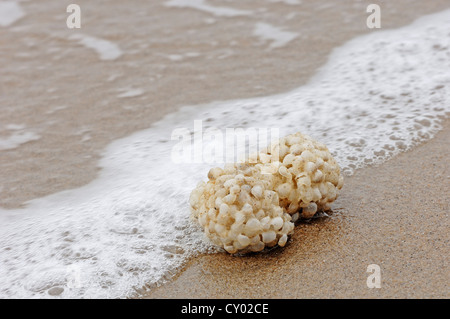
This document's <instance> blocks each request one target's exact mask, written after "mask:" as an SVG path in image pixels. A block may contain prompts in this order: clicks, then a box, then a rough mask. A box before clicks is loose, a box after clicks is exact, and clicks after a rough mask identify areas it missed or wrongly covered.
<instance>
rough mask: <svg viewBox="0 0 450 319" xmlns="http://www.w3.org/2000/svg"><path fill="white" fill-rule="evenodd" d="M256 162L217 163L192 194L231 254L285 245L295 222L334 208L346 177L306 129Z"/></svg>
mask: <svg viewBox="0 0 450 319" xmlns="http://www.w3.org/2000/svg"><path fill="white" fill-rule="evenodd" d="M254 162H255V163H253V162H245V163H235V164H226V165H225V167H224V168H223V169H222V168H218V167H216V168H212V169H211V170H210V171H209V173H208V181H207V182H206V183H205V182H203V181H202V182H200V183H199V184H198V185H197V187H196V188H195V189H194V190H193V191H192V193H191V196H190V199H189V202H190V206H191V212H192V216H193V217H194V218H195V219H196V220H198V222H199V223H200V225H201V226H202V227H203V229H204V231H205V234H206V236H207V237H208V238H210V239H211V241H212V242H213V243H214V244H216V245H217V246H220V247H222V248H224V249H225V250H226V251H227V252H229V253H230V254H235V253H247V252H258V251H261V250H263V249H264V248H266V247H274V246H276V245H279V246H281V247H283V246H285V245H286V243H287V240H288V236H289V235H291V234H292V233H293V231H294V222H295V221H296V220H297V219H299V218H311V217H312V216H314V215H315V214H316V212H317V211H327V210H329V209H330V205H331V203H332V202H333V201H334V200H335V199H336V198H337V196H338V192H339V190H340V189H341V188H342V186H343V183H344V179H343V176H342V175H341V173H340V168H339V165H338V164H337V162H336V160H335V159H334V158H333V157H332V156H331V154H330V152H329V150H328V149H327V147H326V146H325V145H324V144H322V143H319V142H317V141H315V140H313V139H312V138H311V137H309V136H307V135H302V134H300V133H296V134H292V135H288V136H286V137H284V138H281V139H280V141H279V143H277V144H276V145H275V146H274V147H273V148H271V149H270V150H265V151H262V152H259V153H258V154H257V158H256V161H254Z"/></svg>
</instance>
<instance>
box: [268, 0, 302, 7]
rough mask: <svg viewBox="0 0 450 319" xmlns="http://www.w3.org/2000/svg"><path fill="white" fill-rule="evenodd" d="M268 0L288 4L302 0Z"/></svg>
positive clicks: (296, 3)
mask: <svg viewBox="0 0 450 319" xmlns="http://www.w3.org/2000/svg"><path fill="white" fill-rule="evenodd" d="M269 2H273V3H284V4H288V5H292V6H293V5H299V4H302V1H300V0H269Z"/></svg>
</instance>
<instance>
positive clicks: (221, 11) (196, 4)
mask: <svg viewBox="0 0 450 319" xmlns="http://www.w3.org/2000/svg"><path fill="white" fill-rule="evenodd" d="M164 5H165V6H167V7H174V8H191V9H196V10H200V11H204V12H207V13H211V14H213V15H215V16H218V17H237V16H247V15H251V14H252V12H251V11H248V10H239V9H234V8H230V7H218V6H212V5H210V4H208V3H207V2H206V1H205V0H170V1H167V2H165V3H164Z"/></svg>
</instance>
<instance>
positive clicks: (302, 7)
mask: <svg viewBox="0 0 450 319" xmlns="http://www.w3.org/2000/svg"><path fill="white" fill-rule="evenodd" d="M9 2H14V3H16V4H17V7H13V8H14V10H15V11H14V14H15V15H16V17H15V18H14V19H12V20H8V19H5V17H4V16H1V15H0V45H1V47H2V54H0V65H2V70H1V74H2V75H1V77H0V108H1V109H2V112H0V175H1V178H0V213H3V212H10V211H13V210H17V209H18V212H20V209H22V208H26V207H28V206H29V205H30V203H31V204H32V203H34V202H33V201H36V200H37V203H38V205H37V206H39V203H41V202H40V201H39V200H40V199H42V198H44V200H43V202H45V198H46V196H50V197H51V196H52V194H58V193H59V192H62V194H63V195H62V196H61V198H62V199H63V200H62V202H63V201H64V200H65V198H64V194H65V193H64V192H69V193H70V191H71V190H73V189H77V188H79V187H80V188H82V187H84V186H86V185H90V183H93V184H95V181H96V180H97V179H98V178H99V176H101V173H102V168H100V166H101V165H100V163H101V160H102V156H103V155H104V154H105V152H106V151H105V149H107V147H108V145H110V144H111V143H112V142H114V141H116V140H118V139H121V138H126V137H128V136H130V135H131V134H133V133H135V132H138V131H140V130H144V129H148V128H149V127H150V128H151V127H152V126H153V125H154V123H156V122H157V121H158V120H160V119H162V118H163V117H164V116H165V115H167V114H170V113H171V112H174V111H176V110H178V109H179V108H181V107H183V106H194V107H195V106H198V105H202V104H207V103H210V102H215V101H228V100H241V99H247V98H254V97H266V96H270V95H274V94H281V93H285V92H289V91H290V90H293V89H296V88H299V87H301V86H302V85H305V84H306V83H308V81H309V80H310V79H311V77H313V76H314V75H315V74H316V72H317V70H318V69H320V67H322V66H324V65H325V64H326V62H327V60H328V57H329V56H330V54H331V53H332V52H333V50H334V49H335V48H337V47H340V46H341V45H343V44H345V43H346V42H347V41H350V40H352V39H354V38H355V37H358V36H361V35H365V34H370V33H374V32H377V31H378V30H377V29H368V28H367V26H366V18H367V16H368V13H367V12H366V7H367V6H368V4H370V3H372V2H371V1H351V0H345V1H341V2H340V5H339V6H337V5H336V4H335V2H334V1H321V2H320V3H317V2H313V1H298V2H297V1H293V2H294V3H296V4H295V5H293V4H292V3H291V4H290V3H289V1H287V2H285V1H272V0H270V1H269V0H267V1H264V3H263V4H262V1H260V2H258V1H213V0H211V1H209V0H208V1H206V2H202V1H197V2H198V3H200V4H201V5H198V6H197V7H195V6H194V7H192V6H191V7H189V6H187V7H183V6H179V5H178V3H179V2H177V1H168V0H167V1H166V0H160V1H151V2H149V3H147V4H145V5H143V4H142V3H141V2H139V1H131V2H129V3H127V4H125V3H124V2H121V1H118V0H111V1H109V6H107V5H105V3H103V2H95V3H93V2H92V1H91V2H89V1H87V0H80V1H78V2H77V3H79V4H80V6H81V8H83V20H82V21H83V25H82V28H81V29H80V30H70V29H67V28H66V18H67V13H66V11H65V10H66V6H67V5H68V4H69V3H71V1H63V2H61V3H59V2H55V1H51V0H44V1H39V3H37V2H32V1H16V2H15V1H9ZM197 2H196V3H197ZM171 3H172V4H173V5H171ZM205 3H208V4H210V6H206V5H204V4H205ZM377 3H378V4H379V5H380V6H381V8H382V29H381V30H388V29H395V28H399V27H402V26H406V25H408V24H410V23H412V22H413V21H414V20H415V19H417V18H419V17H422V16H424V15H427V14H431V13H435V12H440V11H442V10H445V9H448V8H450V1H449V0H433V1H427V2H424V1H418V0H417V1H416V0H413V1H408V0H401V1H400V0H399V1H395V2H393V1H378V2H377ZM175 4H176V5H175ZM0 8H1V7H0ZM19 8H20V10H19ZM230 8H233V9H230ZM2 19H3V20H2ZM2 23H3V24H2ZM267 28H269V29H270V28H273V29H270V31H271V32H272V35H273V34H277V36H275V37H274V38H271V37H270V35H269V36H267V32H266V33H264V30H266V31H267ZM269 33H270V32H269ZM94 40H95V41H97V42H96V43H97V46H93V45H92V42H95V41H94ZM102 41H105V42H102ZM98 43H102V44H103V45H104V46H103V47H102V46H101V45H98ZM105 46H106V49H105ZM443 73H444V72H443ZM444 75H445V74H444ZM361 98H363V97H361ZM444 107H445V106H444ZM219 117H220V115H219ZM248 120H249V121H251V119H248ZM441 125H442V130H441V131H440V132H439V133H438V134H437V135H436V136H435V137H434V138H432V139H431V140H429V141H427V142H425V143H423V144H421V145H419V146H417V147H414V148H413V149H411V150H408V151H406V152H404V153H401V154H399V155H397V156H395V157H394V158H391V159H389V160H388V161H386V162H385V163H382V164H380V165H375V166H368V167H365V168H362V169H358V170H356V172H355V173H354V175H353V176H349V177H346V179H345V184H344V188H343V189H342V191H341V194H340V197H339V198H338V200H337V201H336V202H335V203H334V204H333V212H332V213H331V214H330V216H329V217H321V218H317V219H314V220H310V221H303V222H301V223H299V224H297V226H296V231H295V234H294V235H293V237H292V238H291V239H290V241H289V242H288V244H287V246H286V247H284V248H280V249H275V250H273V251H270V252H266V253H262V254H253V255H249V256H244V257H235V256H230V255H228V254H226V253H213V254H202V255H200V256H196V257H193V258H189V260H188V262H187V263H186V264H184V266H183V268H182V269H177V270H174V271H173V272H172V273H173V274H174V277H171V276H167V280H165V281H164V283H163V284H162V285H161V284H155V283H149V284H148V285H147V287H146V288H147V289H146V290H143V289H142V290H141V289H139V288H138V289H137V291H138V295H137V296H134V297H138V298H449V297H450V289H449V282H450V271H449V268H448V264H449V255H448V250H449V240H450V237H449V226H450V225H449V221H448V217H449V216H448V215H449V213H450V202H449V198H450V196H449V195H450V193H449V190H450V170H449V169H450V166H449V161H448V158H449V156H450V147H449V141H450V122H449V120H448V115H447V117H442V122H441ZM169 138H170V136H162V137H161V140H162V143H164V142H166V141H167V140H168V139H169ZM203 177H204V176H198V177H197V176H196V177H195V179H196V180H200V179H202V178H203ZM127 186H128V185H127ZM139 186H140V185H137V186H136V185H131V186H130V187H129V188H133V187H135V188H139ZM176 195H177V194H175V195H174V196H176ZM152 196H154V194H148V197H149V198H152ZM170 200H171V199H170V198H167V203H165V204H167V205H169V204H170ZM117 201H118V202H119V204H117V207H116V206H114V205H112V206H113V208H111V211H112V212H115V210H117V211H118V212H119V213H120V212H122V211H126V210H127V209H128V207H125V206H126V204H129V202H127V201H125V204H122V203H121V202H120V201H121V198H118V200H117ZM98 202H100V200H99V201H98ZM114 204H116V203H115V202H114ZM121 205H122V206H121ZM186 205H187V203H186ZM129 206H131V207H132V208H133V207H134V206H133V205H129ZM136 206H137V207H138V206H139V205H138V204H136ZM124 207H125V208H124ZM132 208H130V211H131V210H132ZM116 214H118V213H117V212H116ZM56 215H57V214H56ZM108 222H109V221H108ZM115 222H117V224H120V225H119V226H120V227H117V228H120V230H122V228H121V227H122V224H126V222H127V220H126V219H125V218H124V219H123V220H121V219H119V218H118V219H117V221H115ZM111 224H113V222H111ZM109 226H110V225H109V224H108V227H109ZM116 226H117V225H115V224H114V225H113V226H111V228H114V227H116ZM125 226H128V224H126V225H125ZM125 226H124V229H125ZM130 227H131V228H132V229H133V231H134V230H135V229H136V232H137V229H138V228H133V227H134V226H130ZM80 228H83V226H81V227H80ZM105 228H107V227H106V226H105ZM115 230H116V229H114V231H115ZM127 231H129V230H128V229H127ZM62 233H63V234H64V235H61V236H62V237H58V238H57V240H55V241H52V240H50V239H49V240H48V243H49V244H48V246H46V248H48V247H50V248H52V249H55V251H57V253H54V254H52V255H51V256H52V257H53V256H54V255H56V256H58V257H59V256H60V255H61V256H63V257H61V260H62V261H63V262H62V264H63V265H64V266H66V265H67V264H70V263H71V262H73V263H76V262H78V261H79V260H80V259H83V260H86V259H89V258H92V256H94V253H92V252H91V251H89V252H85V251H82V252H81V253H80V251H77V250H76V249H75V248H74V249H73V251H72V250H70V249H68V248H67V247H62V246H63V245H57V243H59V241H58V240H61V241H62V242H64V245H65V243H66V242H71V243H72V242H75V244H77V241H76V240H74V239H73V238H72V237H70V234H69V235H68V234H67V232H62ZM133 234H134V233H133ZM0 235H1V234H0ZM84 235H85V236H84V237H88V236H89V234H84ZM136 235H139V233H137V234H136ZM58 236H59V235H58ZM80 237H82V236H80ZM84 237H83V238H84ZM61 238H63V239H61ZM74 238H75V237H74ZM117 238H120V239H121V240H122V238H123V237H117ZM78 239H80V238H78ZM140 239H142V238H140ZM127 240H128V239H127ZM142 240H143V239H142ZM105 241H106V242H107V243H108V245H110V246H113V244H111V242H109V241H107V240H105ZM125 241H126V240H125ZM55 242H56V244H55ZM26 244H27V245H28V243H26ZM52 245H54V246H52ZM81 246H82V245H81ZM27 247H28V248H29V247H31V244H30V245H29V246H27ZM55 247H56V248H55ZM61 247H62V248H61ZM145 247H146V248H145V249H152V248H151V247H153V246H152V245H149V246H148V247H150V248H148V247H147V246H145ZM0 248H2V249H5V251H6V249H11V248H10V247H9V246H8V247H7V246H6V244H5V247H3V246H1V247H0ZM60 248H61V251H59V250H57V249H60ZM71 249H72V248H71ZM83 249H84V248H83ZM31 250H32V249H31ZM69 250H70V251H69ZM87 250H89V248H88V249H87ZM93 250H94V249H93ZM68 251H69V252H68ZM80 254H81V257H80ZM67 256H69V257H67ZM86 256H87V257H86ZM65 257H67V259H64V258H65ZM5 262H6V261H5ZM32 262H36V261H35V260H33V261H32ZM94 263H95V262H94ZM111 263H113V264H114V267H116V264H119V262H117V261H116V260H114V261H111ZM370 264H376V265H379V266H380V268H381V288H379V289H369V288H368V287H367V285H366V280H367V277H368V276H369V273H368V272H367V267H368V266H369V265H370ZM31 267H32V269H33V268H34V266H33V265H31ZM117 267H118V266H117ZM127 267H128V269H138V267H137V266H136V267H135V265H131V266H129V265H128V264H127V265H126V267H125V266H124V267H123V269H125V268H127ZM17 268H20V265H19V266H18V267H15V268H14V269H17ZM118 268H120V267H118ZM120 269H121V268H120ZM64 271H65V270H62V271H61V272H62V273H64ZM133 271H134V270H133ZM133 271H130V272H133ZM120 275H121V274H120ZM130 276H131V275H130ZM0 277H1V276H0ZM64 280H65V279H64ZM106 281H107V280H106V279H105V282H106ZM52 285H53V286H55V287H61V286H63V285H64V282H62V281H56V280H55V282H52V284H51V285H49V284H47V283H46V284H45V285H42V286H43V287H44V288H42V287H39V289H37V288H36V291H33V293H36V294H41V295H40V296H42V294H43V295H45V296H47V297H48V295H49V293H47V291H48V290H50V289H49V288H51V287H53V286H52ZM111 286H114V283H113V284H112V285H111ZM0 288H2V287H0ZM8 289H9V288H8V287H6V288H5V291H8ZM66 290H68V289H67V288H66ZM94 295H95V294H94ZM121 297H128V296H121Z"/></svg>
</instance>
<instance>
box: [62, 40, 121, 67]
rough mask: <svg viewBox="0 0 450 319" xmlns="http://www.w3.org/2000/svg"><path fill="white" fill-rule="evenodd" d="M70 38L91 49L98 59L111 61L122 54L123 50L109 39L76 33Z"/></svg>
mask: <svg viewBox="0 0 450 319" xmlns="http://www.w3.org/2000/svg"><path fill="white" fill-rule="evenodd" d="M69 39H70V40H77V41H78V42H79V43H80V44H82V45H83V46H85V47H86V48H89V49H93V50H94V51H95V52H96V53H97V54H98V57H99V58H100V60H105V61H111V60H116V59H118V58H119V57H121V56H122V54H123V52H122V50H121V49H120V48H119V46H118V45H117V44H115V43H113V42H111V41H108V40H105V39H100V38H97V37H93V36H89V35H86V34H82V33H77V34H74V35H72V36H70V37H69Z"/></svg>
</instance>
